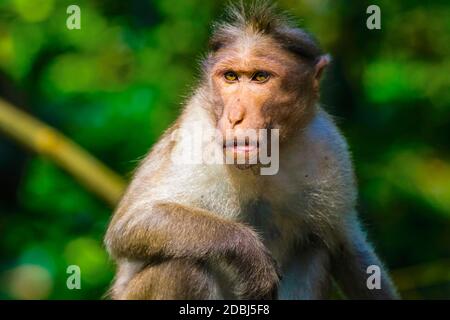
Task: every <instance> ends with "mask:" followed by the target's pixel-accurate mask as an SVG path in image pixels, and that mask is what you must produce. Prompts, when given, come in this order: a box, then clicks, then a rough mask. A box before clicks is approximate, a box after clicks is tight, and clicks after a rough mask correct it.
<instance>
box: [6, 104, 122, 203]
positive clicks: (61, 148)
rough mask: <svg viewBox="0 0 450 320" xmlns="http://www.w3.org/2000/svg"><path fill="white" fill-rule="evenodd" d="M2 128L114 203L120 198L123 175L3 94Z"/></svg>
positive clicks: (7, 133)
mask: <svg viewBox="0 0 450 320" xmlns="http://www.w3.org/2000/svg"><path fill="white" fill-rule="evenodd" d="M0 130H1V131H3V132H4V133H5V134H6V135H8V136H10V137H11V138H13V139H15V140H16V141H18V142H19V143H21V144H23V145H25V146H26V147H28V148H29V149H31V150H33V151H34V152H37V153H39V154H42V155H44V156H46V157H48V158H49V159H51V160H53V161H54V162H55V163H57V164H58V165H59V166H61V167H62V168H63V169H65V170H66V171H68V172H69V173H70V174H72V175H73V176H74V177H75V178H76V179H77V180H78V181H79V182H80V183H81V184H83V185H84V186H85V187H86V188H88V189H89V190H91V191H92V192H94V193H95V194H97V195H98V196H100V197H101V198H102V199H104V200H106V201H107V202H108V203H109V204H110V205H111V206H114V205H116V204H117V202H118V201H119V198H120V196H121V195H122V192H123V191H124V188H125V181H124V180H123V179H122V177H120V176H119V175H117V174H116V173H115V172H113V171H112V170H111V169H109V168H108V167H106V166H105V165H104V164H103V163H101V162H100V161H99V160H97V159H96V158H94V157H93V156H92V155H91V154H89V153H88V152H87V151H86V150H84V149H83V148H81V147H80V146H79V145H77V144H76V143H74V142H73V141H71V140H70V139H69V138H67V137H65V136H64V135H63V134H61V133H60V132H58V131H57V130H55V129H54V128H52V127H50V126H48V125H46V124H44V123H43V122H41V121H39V120H37V119H36V118H34V117H32V116H30V115H29V114H27V113H25V112H23V111H21V110H19V109H17V108H16V107H14V106H12V105H11V104H10V103H8V102H6V101H5V100H3V99H1V98H0Z"/></svg>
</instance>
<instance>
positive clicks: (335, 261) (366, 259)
mask: <svg viewBox="0 0 450 320" xmlns="http://www.w3.org/2000/svg"><path fill="white" fill-rule="evenodd" d="M371 265H375V266H378V267H379V268H380V271H381V275H380V276H381V279H380V280H381V281H380V283H381V288H380V289H376V288H374V289H372V290H371V289H369V288H368V286H367V279H368V278H369V277H370V276H371V273H367V267H368V266H371ZM332 272H333V276H334V278H335V280H336V282H337V283H338V285H339V286H340V288H341V290H342V291H343V293H344V294H345V295H346V296H347V297H348V298H350V299H398V298H399V297H398V294H397V292H396V289H395V287H394V285H393V283H392V281H391V279H390V277H389V274H388V273H387V271H386V270H385V268H384V267H383V264H382V262H381V261H380V260H379V258H378V257H377V255H376V253H375V252H374V250H373V248H372V246H371V245H370V244H369V243H368V242H367V240H366V236H365V234H364V233H363V231H362V230H361V228H360V226H359V223H358V221H357V219H356V215H355V216H354V217H352V219H351V222H350V223H349V224H348V226H347V230H346V232H345V235H343V239H342V241H341V242H340V243H339V248H338V250H337V253H336V254H335V255H334V256H332Z"/></svg>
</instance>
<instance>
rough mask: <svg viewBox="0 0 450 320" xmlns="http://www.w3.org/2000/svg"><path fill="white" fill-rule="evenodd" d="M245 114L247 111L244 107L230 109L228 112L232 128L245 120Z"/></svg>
mask: <svg viewBox="0 0 450 320" xmlns="http://www.w3.org/2000/svg"><path fill="white" fill-rule="evenodd" d="M244 115H245V111H244V109H242V108H239V109H234V110H230V112H229V113H228V121H229V122H230V124H231V128H232V129H233V128H234V127H235V126H236V125H238V124H239V123H241V122H242V121H243V120H244Z"/></svg>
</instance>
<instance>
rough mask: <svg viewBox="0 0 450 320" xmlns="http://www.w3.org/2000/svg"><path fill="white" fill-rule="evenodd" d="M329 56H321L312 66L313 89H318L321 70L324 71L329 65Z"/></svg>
mask: <svg viewBox="0 0 450 320" xmlns="http://www.w3.org/2000/svg"><path fill="white" fill-rule="evenodd" d="M330 61H331V56H330V55H329V54H324V55H321V56H320V57H319V58H318V59H317V63H316V65H315V66H314V69H315V70H314V89H316V90H318V89H319V84H320V79H321V77H322V74H323V70H325V68H326V66H327V65H328V64H329V63H330Z"/></svg>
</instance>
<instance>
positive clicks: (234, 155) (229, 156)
mask: <svg viewBox="0 0 450 320" xmlns="http://www.w3.org/2000/svg"><path fill="white" fill-rule="evenodd" d="M224 151H225V157H226V163H227V164H232V165H234V166H235V167H236V168H237V169H239V170H246V169H250V168H252V167H255V166H257V165H258V148H255V149H252V150H245V151H240V150H236V148H226V149H225V150H224Z"/></svg>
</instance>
